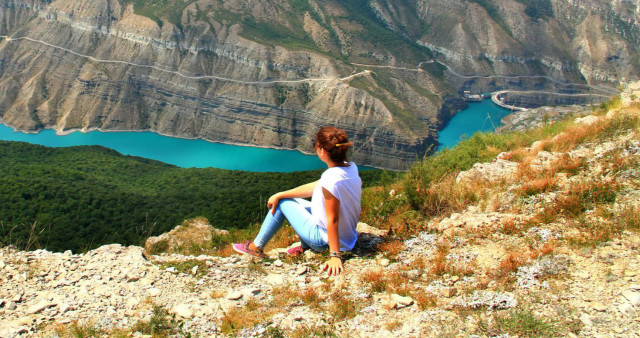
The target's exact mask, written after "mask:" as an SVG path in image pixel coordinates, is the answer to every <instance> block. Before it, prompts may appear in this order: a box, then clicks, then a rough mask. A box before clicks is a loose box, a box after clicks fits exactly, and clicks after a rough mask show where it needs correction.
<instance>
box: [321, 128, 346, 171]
mask: <svg viewBox="0 0 640 338" xmlns="http://www.w3.org/2000/svg"><path fill="white" fill-rule="evenodd" d="M351 146H353V143H352V142H349V137H348V136H347V133H346V132H345V131H344V130H342V129H340V128H336V127H329V126H325V127H322V128H320V130H318V132H317V133H316V139H315V141H314V142H313V147H314V148H322V149H324V150H325V151H327V152H328V153H329V158H330V159H331V161H333V162H336V163H340V162H346V161H347V151H348V150H349V147H351Z"/></svg>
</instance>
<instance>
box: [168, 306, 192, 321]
mask: <svg viewBox="0 0 640 338" xmlns="http://www.w3.org/2000/svg"><path fill="white" fill-rule="evenodd" d="M172 311H173V313H175V314H176V316H180V317H182V318H191V317H193V311H191V309H190V308H189V306H188V305H187V304H179V305H176V306H175V307H174V308H173V309H172Z"/></svg>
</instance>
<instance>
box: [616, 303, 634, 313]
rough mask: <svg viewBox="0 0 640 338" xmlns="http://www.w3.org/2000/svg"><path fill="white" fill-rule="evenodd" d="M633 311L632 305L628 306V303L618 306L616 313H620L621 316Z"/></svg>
mask: <svg viewBox="0 0 640 338" xmlns="http://www.w3.org/2000/svg"><path fill="white" fill-rule="evenodd" d="M631 310H633V305H631V304H629V303H622V304H620V305H618V311H620V313H622V314H625V315H626V314H627V312H629V311H631Z"/></svg>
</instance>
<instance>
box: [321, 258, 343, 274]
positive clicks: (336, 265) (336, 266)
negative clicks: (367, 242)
mask: <svg viewBox="0 0 640 338" xmlns="http://www.w3.org/2000/svg"><path fill="white" fill-rule="evenodd" d="M325 270H326V271H327V277H331V276H337V275H339V274H341V273H342V271H343V270H344V268H343V267H342V259H340V257H331V258H329V261H327V262H326V263H325V264H324V267H323V268H322V271H325Z"/></svg>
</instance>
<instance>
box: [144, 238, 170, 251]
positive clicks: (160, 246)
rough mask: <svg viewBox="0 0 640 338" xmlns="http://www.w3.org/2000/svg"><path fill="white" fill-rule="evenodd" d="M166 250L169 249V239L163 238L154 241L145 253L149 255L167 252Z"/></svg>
mask: <svg viewBox="0 0 640 338" xmlns="http://www.w3.org/2000/svg"><path fill="white" fill-rule="evenodd" d="M167 250H169V241H168V240H166V239H163V240H161V241H157V242H155V243H153V245H151V246H149V249H148V250H147V254H149V255H158V254H161V253H164V252H167Z"/></svg>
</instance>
